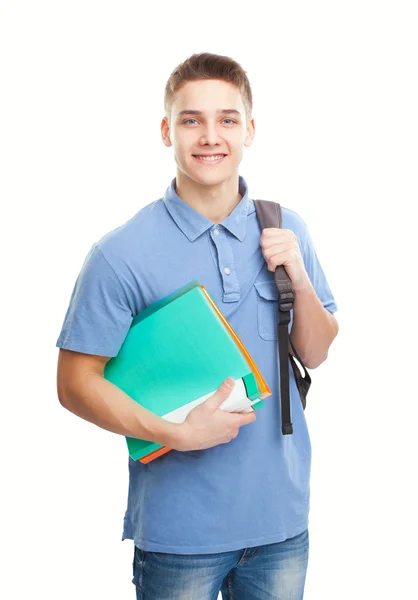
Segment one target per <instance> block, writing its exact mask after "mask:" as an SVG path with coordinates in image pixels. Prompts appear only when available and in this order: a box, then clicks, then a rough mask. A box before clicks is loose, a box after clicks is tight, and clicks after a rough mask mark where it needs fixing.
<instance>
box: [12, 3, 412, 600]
mask: <svg viewBox="0 0 418 600" xmlns="http://www.w3.org/2000/svg"><path fill="white" fill-rule="evenodd" d="M414 4H415V3H413V2H402V1H399V0H398V1H397V2H385V1H383V0H382V1H380V2H371V1H367V0H362V1H356V0H352V1H351V2H335V1H328V2H325V1H317V2H262V1H258V2H255V3H251V4H246V3H242V2H223V3H221V5H218V4H211V3H203V2H184V1H183V2H177V3H175V2H167V3H161V2H160V3H156V4H155V5H154V6H151V3H144V2H139V1H137V2H133V1H130V2H127V1H120V0H119V1H118V2H116V1H114V2H109V1H104V0H101V1H100V2H99V1H91V0H83V1H79V0H72V1H71V2H69V1H67V2H65V1H60V2H56V1H49V2H47V1H45V0H38V1H37V2H23V1H15V2H12V1H0V7H1V8H0V61H1V62H0V85H1V93H0V104H1V106H0V119H1V134H0V152H1V156H0V158H1V179H0V186H1V189H0V193H1V200H2V220H1V221H2V223H1V236H0V239H1V246H2V252H1V256H2V278H1V279H2V294H1V302H2V313H1V314H2V316H3V322H2V327H1V331H2V336H1V339H2V344H1V348H2V356H3V360H2V393H1V396H2V399H1V400H2V401H1V406H2V419H1V429H2V435H1V457H2V478H1V480H2V494H1V503H2V507H1V523H0V525H1V536H0V539H1V542H0V544H1V546H2V550H3V558H2V571H3V575H2V577H1V579H0V588H1V589H0V595H1V596H2V597H3V598H5V599H7V600H9V599H10V600H12V599H15V598H22V599H24V598H25V599H26V598H29V597H39V598H43V599H44V600H50V599H54V600H55V599H57V598H60V600H66V599H68V600H70V599H71V600H72V599H73V598H80V599H81V600H87V599H88V600H90V599H96V598H97V599H98V600H99V599H100V600H105V599H108V598H109V599H116V598H117V599H125V598H126V599H127V600H128V599H129V598H131V599H132V600H133V598H134V597H135V589H134V586H133V585H132V583H131V578H132V555H133V543H132V541H131V540H127V541H125V542H124V543H121V534H122V520H123V515H124V511H125V507H126V499H127V486H128V470H127V464H128V461H127V449H126V446H125V440H124V438H123V437H121V436H118V435H114V434H111V433H109V432H107V431H105V430H102V429H99V428H98V427H96V426H94V425H92V424H90V423H88V422H86V421H83V420H82V419H79V418H78V417H76V416H74V415H73V414H72V413H69V412H68V411H66V410H65V409H63V408H62V406H61V405H60V403H59V401H58V398H57V394H56V363H57V356H58V349H57V348H55V342H56V339H57V337H58V334H59V332H60V329H61V325H62V321H63V318H64V314H65V311H66V309H67V306H68V302H69V298H70V293H71V290H72V288H73V285H74V282H75V279H76V277H77V274H78V272H79V270H80V268H81V265H82V262H83V260H84V258H85V256H86V254H87V252H88V250H89V249H90V247H91V245H92V243H93V242H94V241H97V240H98V239H99V238H100V237H101V236H102V235H104V234H105V233H106V232H107V231H109V230H111V229H113V228H115V227H116V226H118V225H121V224H122V223H124V222H125V221H126V220H127V219H128V218H130V217H131V216H132V215H133V214H134V213H135V212H137V211H138V210H139V209H140V208H141V207H142V206H144V205H146V204H148V203H150V202H152V201H154V200H155V199H157V198H160V197H161V196H162V195H163V194H164V192H165V190H166V188H167V186H168V185H169V183H170V181H171V179H172V177H174V175H175V164H174V160H173V155H172V148H170V149H168V148H166V147H165V146H164V145H163V143H162V141H161V137H160V123H161V119H162V117H163V116H164V113H163V94H164V86H165V83H166V81H167V79H168V77H169V75H170V73H171V71H172V70H173V69H174V68H175V66H176V65H177V64H178V63H180V62H181V61H183V60H185V59H186V58H187V57H188V56H190V55H191V54H192V53H194V52H202V51H208V52H214V53H218V54H226V55H229V56H231V57H232V58H234V59H235V60H237V61H238V62H239V63H240V64H241V65H242V66H243V68H244V69H245V70H246V71H247V73H248V76H249V79H250V82H251V84H252V88H253V95H254V110H253V116H254V119H255V123H256V137H255V141H254V144H253V145H252V146H251V147H250V148H248V149H246V150H245V154H244V159H243V161H242V163H241V165H240V174H242V175H243V176H244V177H245V179H246V181H247V183H248V185H249V191H250V196H251V197H253V198H267V199H271V200H278V201H279V202H281V203H282V204H283V205H284V206H287V207H289V208H292V209H293V210H296V211H297V212H299V214H300V215H301V216H302V217H303V218H304V220H305V221H306V222H307V223H308V226H309V229H310V231H311V234H312V237H313V239H314V243H315V246H316V249H317V253H318V256H319V259H320V261H321V263H322V266H323V268H324V270H325V273H326V275H327V278H328V280H329V283H330V286H331V289H332V291H333V293H334V295H335V298H336V300H337V302H338V305H339V312H338V313H336V316H337V318H338V320H339V323H340V333H339V335H338V337H337V339H336V341H335V343H334V344H333V346H332V347H331V350H330V354H329V358H328V360H327V361H326V362H325V363H324V364H323V365H321V366H320V367H319V368H318V369H317V370H315V371H313V372H312V373H311V374H312V377H313V387H312V390H311V392H310V397H309V399H308V400H309V403H308V408H307V410H306V417H307V419H308V424H309V428H310V433H311V441H312V447H313V462H312V484H311V513H310V542H311V546H310V563H309V568H308V575H307V581H306V591H305V599H307V600H337V599H338V600H352V599H353V598H355V599H356V600H370V599H371V598H379V599H383V598H408V599H409V598H417V597H418V585H417V583H416V575H415V573H416V561H417V551H416V547H417V546H416V539H417V534H418V531H417V515H416V509H417V506H418V497H417V493H416V491H415V489H416V488H415V486H416V479H417V467H416V459H417V457H418V453H417V444H416V428H417V424H416V419H417V408H416V405H417V400H418V393H417V390H416V372H415V369H416V366H415V362H416V336H417V319H416V311H415V306H416V300H415V292H414V290H416V281H415V280H416V268H414V267H415V263H416V259H417V254H416V243H415V240H416V236H417V234H416V222H417V221H416V219H417V216H416V203H417V158H418V157H417V134H418V127H417V106H418V94H417V60H416V57H417V52H418V48H417V35H416V32H417V19H416V15H415V14H414V12H413V9H414V6H413V5H414Z"/></svg>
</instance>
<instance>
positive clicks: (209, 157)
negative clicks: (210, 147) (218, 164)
mask: <svg viewBox="0 0 418 600" xmlns="http://www.w3.org/2000/svg"><path fill="white" fill-rule="evenodd" d="M223 157H224V155H223V154H219V155H218V156H196V158H197V159H199V160H208V161H210V160H219V159H220V158H223Z"/></svg>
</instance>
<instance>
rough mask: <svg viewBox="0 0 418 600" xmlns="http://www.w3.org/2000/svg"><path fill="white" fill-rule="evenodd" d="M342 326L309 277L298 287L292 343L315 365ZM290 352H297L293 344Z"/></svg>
mask: <svg viewBox="0 0 418 600" xmlns="http://www.w3.org/2000/svg"><path fill="white" fill-rule="evenodd" d="M338 329H339V327H338V321H337V319H336V318H335V317H334V315H333V314H332V313H330V312H329V311H328V310H327V309H326V308H324V307H323V305H322V302H321V301H320V299H319V298H318V296H317V295H316V292H315V290H314V288H313V286H312V283H311V282H310V280H309V278H307V279H306V282H305V284H304V285H303V286H301V287H299V288H297V289H296V290H295V300H294V303H293V322H292V329H291V331H290V338H291V340H292V343H293V345H294V346H295V348H296V350H297V353H298V354H299V356H300V358H301V359H302V361H303V363H304V365H305V366H306V367H308V368H309V369H315V368H316V367H318V366H319V365H320V364H321V363H323V362H324V361H325V360H326V358H327V356H328V350H329V347H330V346H331V344H332V342H333V341H334V339H335V337H336V335H337V333H338ZM289 348H290V344H289ZM290 352H291V353H292V354H293V352H292V351H291V348H290Z"/></svg>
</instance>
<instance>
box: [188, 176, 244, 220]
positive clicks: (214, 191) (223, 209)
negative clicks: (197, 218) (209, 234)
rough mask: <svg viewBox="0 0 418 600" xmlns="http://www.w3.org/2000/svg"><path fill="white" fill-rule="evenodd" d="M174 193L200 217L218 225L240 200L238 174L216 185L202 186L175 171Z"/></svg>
mask: <svg viewBox="0 0 418 600" xmlns="http://www.w3.org/2000/svg"><path fill="white" fill-rule="evenodd" d="M176 193H177V195H178V196H179V197H180V198H181V199H182V200H183V201H184V202H186V203H187V204H188V205H189V206H191V207H192V208H194V210H196V211H197V212H199V213H200V214H201V215H203V216H204V217H206V218H207V219H209V220H210V221H212V222H213V223H220V222H221V221H223V220H224V219H226V217H228V216H229V215H230V214H231V212H232V211H233V210H234V208H235V207H236V206H237V204H239V202H240V200H241V199H242V196H241V194H240V193H239V181H238V173H237V172H236V173H234V175H233V176H231V177H230V178H229V179H226V180H225V181H222V182H221V183H217V184H216V185H202V184H200V183H197V182H196V181H193V179H190V177H188V176H187V175H186V174H185V173H183V172H182V171H180V170H179V169H178V170H177V175H176Z"/></svg>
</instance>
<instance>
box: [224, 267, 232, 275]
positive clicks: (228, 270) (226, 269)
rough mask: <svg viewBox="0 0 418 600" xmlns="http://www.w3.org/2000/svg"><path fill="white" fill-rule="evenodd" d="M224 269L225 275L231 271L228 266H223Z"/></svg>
mask: <svg viewBox="0 0 418 600" xmlns="http://www.w3.org/2000/svg"><path fill="white" fill-rule="evenodd" d="M224 271H225V273H226V274H227V275H229V274H230V272H231V271H230V269H228V267H225V269H224Z"/></svg>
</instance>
